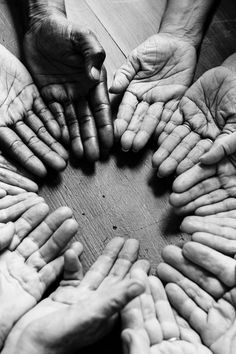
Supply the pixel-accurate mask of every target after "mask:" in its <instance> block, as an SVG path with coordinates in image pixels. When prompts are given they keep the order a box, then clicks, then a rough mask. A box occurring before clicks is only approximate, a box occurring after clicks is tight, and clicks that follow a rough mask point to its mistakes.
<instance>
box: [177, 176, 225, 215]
mask: <svg viewBox="0 0 236 354" xmlns="http://www.w3.org/2000/svg"><path fill="white" fill-rule="evenodd" d="M219 188H221V182H220V180H219V178H217V177H212V178H208V179H206V180H205V181H202V182H200V183H198V184H196V185H195V186H193V187H191V188H190V189H188V190H187V191H186V192H182V193H172V194H171V195H170V203H171V205H172V206H174V207H176V208H180V207H181V206H185V205H188V204H189V203H190V202H192V201H194V200H196V199H197V198H199V197H201V196H203V195H206V194H208V193H211V192H212V191H215V190H218V189H219Z"/></svg>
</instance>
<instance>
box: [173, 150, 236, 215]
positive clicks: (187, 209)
mask: <svg viewBox="0 0 236 354" xmlns="http://www.w3.org/2000/svg"><path fill="white" fill-rule="evenodd" d="M235 173H236V160H235V155H231V156H229V157H226V158H224V159H223V160H221V161H220V162H219V163H216V164H214V165H210V166H205V165H203V164H201V163H198V164H196V165H195V166H193V167H192V168H190V169H189V170H187V171H186V172H184V173H182V174H181V175H180V176H178V177H177V178H176V180H175V181H174V183H173V187H172V188H173V193H172V194H171V195H170V203H171V205H172V206H174V208H175V210H176V212H177V213H178V214H190V213H195V214H196V215H201V216H205V215H213V214H216V213H219V212H224V211H229V210H233V209H235V207H236V202H235V187H236V180H235Z"/></svg>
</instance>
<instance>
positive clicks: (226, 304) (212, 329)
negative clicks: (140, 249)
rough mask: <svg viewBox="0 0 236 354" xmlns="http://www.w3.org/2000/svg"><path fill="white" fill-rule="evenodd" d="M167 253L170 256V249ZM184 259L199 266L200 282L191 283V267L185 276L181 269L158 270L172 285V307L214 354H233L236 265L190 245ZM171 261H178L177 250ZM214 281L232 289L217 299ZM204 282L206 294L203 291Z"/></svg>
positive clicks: (164, 266) (165, 266)
mask: <svg viewBox="0 0 236 354" xmlns="http://www.w3.org/2000/svg"><path fill="white" fill-rule="evenodd" d="M166 252H168V253H169V254H170V249H169V250H168V251H166ZM183 255H184V257H186V258H188V259H189V260H190V259H191V261H189V262H193V263H195V264H196V269H197V267H198V280H197V281H196V282H194V281H191V280H190V279H192V278H193V276H192V270H193V268H191V267H190V268H189V269H187V267H185V269H184V273H183V274H181V273H180V272H181V266H180V267H178V268H177V270H175V269H174V268H172V267H170V266H168V265H165V264H161V265H160V266H159V268H158V274H159V276H160V277H161V279H162V280H163V281H165V282H167V283H169V284H167V286H166V292H167V295H168V298H169V300H170V303H171V305H172V306H173V307H174V308H175V309H176V311H178V313H179V314H180V315H181V316H183V317H184V318H185V319H186V320H187V321H188V322H189V324H190V326H191V327H192V328H193V329H194V330H196V331H197V332H198V333H199V335H200V336H201V338H202V341H203V343H204V344H205V345H207V346H208V347H209V348H210V349H211V351H212V352H213V353H214V354H221V353H225V354H233V353H234V350H235V349H234V348H235V345H236V336H235V315H236V310H235V300H236V299H235V294H236V292H235V285H236V278H235V265H236V261H235V260H234V259H232V258H231V257H228V256H225V255H221V254H220V253H219V252H216V251H215V250H212V249H210V248H209V247H206V246H204V245H201V244H199V243H195V242H189V243H187V244H186V245H185V246H184V248H183ZM169 256H170V255H169ZM171 257H172V259H173V258H174V249H173V248H172V250H171ZM182 267H184V266H182ZM182 269H183V268H182ZM179 270H180V272H179ZM213 280H214V281H215V283H217V282H218V283H219V284H220V283H225V284H226V286H227V287H230V288H231V289H230V290H229V289H228V288H227V287H226V289H225V291H224V292H223V293H222V294H221V295H220V294H218V296H217V297H215V298H216V299H214V296H213V294H212V290H213V289H212V281H213ZM203 282H204V284H205V291H204V290H203V289H202V283H203ZM223 286H224V285H223ZM215 295H216V294H215Z"/></svg>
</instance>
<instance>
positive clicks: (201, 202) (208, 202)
mask: <svg viewBox="0 0 236 354" xmlns="http://www.w3.org/2000/svg"><path fill="white" fill-rule="evenodd" d="M227 197H228V192H227V191H226V190H224V189H219V190H215V191H212V192H211V193H208V194H205V195H203V196H201V197H199V198H197V199H195V200H194V201H192V202H190V203H188V204H187V205H185V206H183V207H180V208H178V209H177V212H178V214H190V213H193V212H195V213H196V214H197V215H207V214H208V215H209V212H208V213H205V212H204V210H205V208H209V207H210V210H211V209H212V208H214V205H215V204H217V203H218V202H221V201H224V200H225V199H226V198H227ZM172 200H173V196H172ZM201 210H203V213H202V212H201Z"/></svg>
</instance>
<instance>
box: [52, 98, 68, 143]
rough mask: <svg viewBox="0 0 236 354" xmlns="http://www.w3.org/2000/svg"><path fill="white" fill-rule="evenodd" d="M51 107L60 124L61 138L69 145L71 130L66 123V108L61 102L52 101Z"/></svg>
mask: <svg viewBox="0 0 236 354" xmlns="http://www.w3.org/2000/svg"><path fill="white" fill-rule="evenodd" d="M49 108H50V110H51V111H52V114H53V115H54V117H55V118H56V120H57V122H58V124H59V126H60V130H61V138H62V141H63V143H64V144H65V145H69V141H70V136H69V130H68V127H67V124H66V119H65V114H64V109H63V107H62V105H61V104H60V103H59V102H51V103H49Z"/></svg>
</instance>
